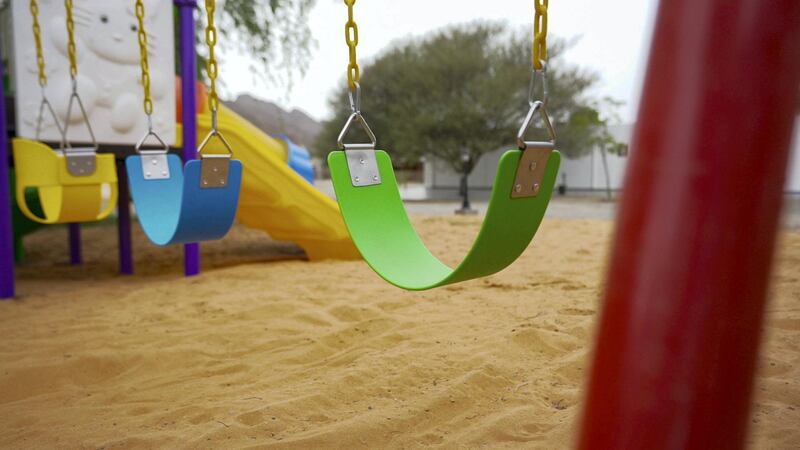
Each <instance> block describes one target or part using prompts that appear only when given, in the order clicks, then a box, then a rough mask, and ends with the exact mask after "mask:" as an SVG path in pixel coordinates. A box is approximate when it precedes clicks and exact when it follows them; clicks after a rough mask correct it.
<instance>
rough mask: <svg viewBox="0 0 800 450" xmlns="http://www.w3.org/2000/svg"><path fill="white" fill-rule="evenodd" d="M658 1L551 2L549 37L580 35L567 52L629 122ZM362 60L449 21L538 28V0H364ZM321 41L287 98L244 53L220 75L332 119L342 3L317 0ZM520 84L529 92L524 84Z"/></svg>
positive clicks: (341, 53)
mask: <svg viewBox="0 0 800 450" xmlns="http://www.w3.org/2000/svg"><path fill="white" fill-rule="evenodd" d="M656 3H657V2H656V0H615V1H614V2H613V4H609V2H601V1H597V0H552V1H550V2H549V15H548V17H549V21H548V24H549V26H548V29H549V33H550V36H559V37H564V38H580V40H579V41H578V43H577V45H575V46H574V47H572V48H571V49H570V50H569V51H568V53H567V54H566V55H565V57H566V58H567V60H569V61H570V62H573V63H576V64H579V65H581V66H585V67H588V68H592V69H594V70H596V71H598V72H599V73H600V75H601V82H600V83H599V85H598V87H597V89H596V90H595V92H593V93H594V94H595V95H597V96H611V97H613V98H615V99H618V100H621V101H623V102H625V105H624V106H623V107H622V108H621V109H620V111H619V113H620V116H621V118H622V121H623V122H630V121H632V120H633V119H634V118H635V114H636V106H637V103H638V98H639V88H640V84H641V78H642V75H643V70H644V63H645V60H646V52H647V50H648V47H649V41H650V34H651V32H652V24H653V19H654V15H655V8H656ZM355 16H356V21H357V22H358V30H359V46H358V56H359V60H360V62H362V63H363V62H365V61H368V60H370V59H371V58H373V57H374V56H376V55H377V54H379V53H380V52H381V51H382V50H384V49H385V48H386V47H387V46H389V45H390V44H391V43H392V42H393V41H396V40H399V39H407V38H410V37H415V36H422V35H424V34H426V33H427V32H430V31H432V30H436V29H439V28H442V27H445V26H448V25H452V24H459V23H466V22H470V21H474V20H478V19H488V20H501V21H504V22H505V23H507V24H508V25H509V26H510V27H513V28H520V27H528V28H530V27H531V26H532V21H533V0H492V1H491V2H487V1H486V0H403V1H398V0H359V1H358V2H357V3H356V6H355ZM309 19H310V27H311V30H312V33H313V34H314V38H315V39H316V42H317V43H316V46H315V48H314V49H313V52H312V57H311V61H310V66H309V68H308V72H307V74H306V76H305V78H304V79H302V80H297V81H296V85H295V88H294V89H293V91H292V93H291V95H290V97H289V99H288V101H284V99H285V98H286V93H285V89H283V88H279V87H274V86H270V85H269V84H267V83H265V82H263V81H258V80H257V79H254V78H253V77H252V75H250V73H249V69H248V68H249V61H248V59H247V57H246V56H244V55H232V54H228V55H225V60H224V64H223V65H222V66H221V67H220V71H221V73H220V76H221V78H223V79H224V80H225V85H226V89H225V92H226V94H227V96H232V97H235V96H236V95H238V94H241V93H250V94H251V95H254V96H256V97H259V98H263V99H268V100H270V101H273V102H276V103H278V104H280V105H281V106H283V107H284V108H287V107H288V108H299V109H301V110H303V111H305V112H307V113H308V114H310V115H311V116H313V117H315V118H317V119H325V118H327V117H328V116H329V114H330V111H329V108H328V98H329V97H330V95H331V92H333V90H334V89H336V88H337V87H338V86H339V85H341V84H343V83H344V82H345V73H346V72H345V70H346V65H347V47H346V45H345V43H344V23H345V21H346V19H347V8H346V6H345V5H344V4H343V2H342V1H341V0H317V5H316V6H315V7H314V9H313V11H312V13H311V15H310V18H309ZM520 89H527V87H526V86H520Z"/></svg>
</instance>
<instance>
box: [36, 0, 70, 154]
mask: <svg viewBox="0 0 800 450" xmlns="http://www.w3.org/2000/svg"><path fill="white" fill-rule="evenodd" d="M29 6H30V11H31V19H32V22H33V24H32V28H33V42H34V46H35V47H36V67H37V69H38V72H39V80H38V81H39V87H40V88H41V89H42V101H41V103H39V114H38V115H37V119H36V139H37V140H38V139H39V135H40V133H41V131H42V123H43V120H44V112H45V108H46V109H47V111H48V112H49V113H50V116H51V117H52V118H53V123H54V124H55V126H56V128H57V129H58V132H59V134H60V135H61V140H60V141H59V144H60V148H61V149H63V148H64V130H63V129H62V128H61V123H60V122H59V120H58V117H57V116H56V112H55V110H54V109H53V105H51V104H50V101H49V100H47V95H46V93H45V87H46V86H47V70H46V67H45V63H44V51H43V50H42V28H41V26H39V2H37V1H36V0H30V4H29Z"/></svg>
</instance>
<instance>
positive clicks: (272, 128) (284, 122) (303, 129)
mask: <svg viewBox="0 0 800 450" xmlns="http://www.w3.org/2000/svg"><path fill="white" fill-rule="evenodd" d="M225 106H227V107H229V108H230V109H232V110H233V111H235V112H236V113H237V114H239V115H240V116H242V117H244V118H245V119H247V120H249V121H250V122H252V123H253V125H255V126H257V127H258V128H260V129H261V130H262V131H264V132H265V133H267V134H270V135H274V134H279V133H285V134H286V135H288V136H289V138H290V139H291V140H293V141H294V142H295V143H297V144H299V145H302V146H304V147H306V148H309V147H310V146H311V145H312V144H313V143H314V139H315V138H316V137H317V134H319V132H320V131H321V130H322V125H321V124H320V123H319V122H317V121H316V120H314V119H313V118H312V117H310V116H309V115H308V114H306V113H304V112H303V111H300V110H297V109H294V110H292V111H291V112H286V111H285V110H283V109H282V108H281V107H280V106H278V105H276V104H274V103H272V102H268V101H266V100H260V99H257V98H255V97H253V96H251V95H247V94H245V95H240V96H239V97H238V98H237V99H236V100H235V101H232V102H225Z"/></svg>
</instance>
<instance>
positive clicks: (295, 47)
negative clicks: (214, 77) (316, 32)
mask: <svg viewBox="0 0 800 450" xmlns="http://www.w3.org/2000/svg"><path fill="white" fill-rule="evenodd" d="M203 3H204V2H203V1H202V0H199V1H198V5H199V6H200V7H201V8H202V7H203ZM217 3H218V4H219V6H218V10H220V11H221V14H220V13H219V12H218V14H217V16H218V17H217V19H216V20H217V29H218V30H219V33H220V38H219V40H218V42H219V45H220V46H222V47H223V48H227V49H233V50H236V51H239V52H241V53H244V54H247V55H249V56H250V57H252V58H253V62H252V69H253V70H252V72H253V73H254V74H257V76H260V77H261V78H262V79H263V80H264V81H268V82H274V83H281V84H283V85H286V86H288V87H291V80H292V79H293V77H294V76H295V75H296V74H298V73H299V74H300V75H303V74H305V71H306V67H307V65H308V61H309V58H310V55H311V53H310V52H311V46H312V45H313V42H314V39H313V37H312V35H311V30H310V28H309V27H308V14H309V12H311V9H312V8H313V7H314V4H315V3H316V0H225V1H218V2H217ZM200 17H201V19H200V20H198V21H197V33H196V36H197V39H198V42H197V44H198V45H197V49H198V51H199V52H201V53H200V54H199V55H198V70H199V71H200V74H201V76H202V77H205V76H206V75H205V70H204V68H205V61H206V59H205V56H206V53H205V52H206V50H205V26H206V18H205V15H204V14H200ZM176 29H177V27H176Z"/></svg>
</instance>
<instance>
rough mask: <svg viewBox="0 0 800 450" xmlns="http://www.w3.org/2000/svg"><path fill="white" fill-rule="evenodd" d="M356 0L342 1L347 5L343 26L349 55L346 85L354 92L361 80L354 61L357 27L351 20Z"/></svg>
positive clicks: (356, 62) (358, 69) (359, 70)
mask: <svg viewBox="0 0 800 450" xmlns="http://www.w3.org/2000/svg"><path fill="white" fill-rule="evenodd" d="M355 3H356V0H344V4H345V5H347V23H346V24H345V26H344V40H345V42H346V43H347V48H348V50H349V53H350V62H349V63H348V64H347V85H348V86H349V87H350V90H351V91H355V90H356V86H358V82H359V81H360V80H361V69H360V68H359V67H358V61H357V60H356V47H357V46H358V25H357V24H356V21H355V20H354V19H353V5H355Z"/></svg>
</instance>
